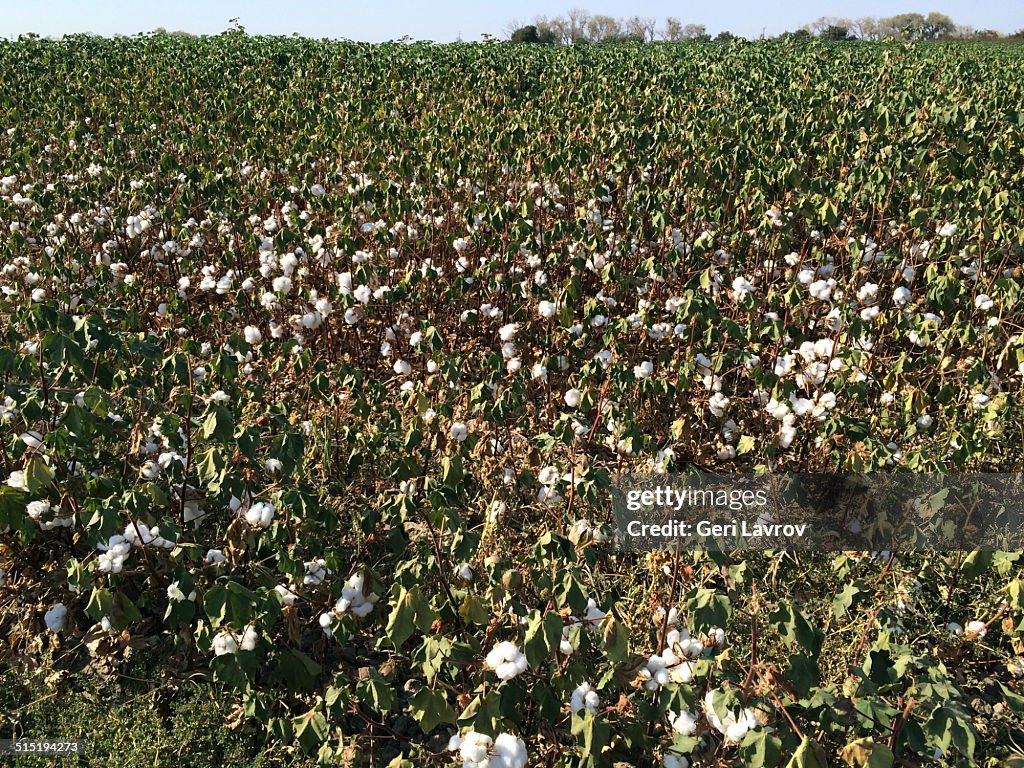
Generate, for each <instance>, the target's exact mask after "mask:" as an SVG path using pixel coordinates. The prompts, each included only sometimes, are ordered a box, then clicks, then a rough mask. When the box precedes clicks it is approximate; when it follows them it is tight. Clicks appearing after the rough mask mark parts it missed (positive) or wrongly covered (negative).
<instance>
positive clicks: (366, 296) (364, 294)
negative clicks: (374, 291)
mask: <svg viewBox="0 0 1024 768" xmlns="http://www.w3.org/2000/svg"><path fill="white" fill-rule="evenodd" d="M352 295H353V296H354V297H355V299H356V301H358V302H360V303H361V304H366V303H368V302H369V301H370V296H371V293H370V288H369V287H368V286H365V285H360V286H359V287H358V288H356V289H355V290H354V291H352Z"/></svg>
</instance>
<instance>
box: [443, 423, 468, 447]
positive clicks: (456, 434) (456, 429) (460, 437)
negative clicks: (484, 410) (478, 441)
mask: <svg viewBox="0 0 1024 768" xmlns="http://www.w3.org/2000/svg"><path fill="white" fill-rule="evenodd" d="M448 434H449V436H450V437H451V439H452V440H456V441H458V442H460V443H461V442H462V441H464V440H465V439H466V438H467V437H469V429H468V428H467V427H466V425H465V424H463V423H462V422H461V421H456V422H455V423H454V424H452V426H451V429H450V430H449V431H448Z"/></svg>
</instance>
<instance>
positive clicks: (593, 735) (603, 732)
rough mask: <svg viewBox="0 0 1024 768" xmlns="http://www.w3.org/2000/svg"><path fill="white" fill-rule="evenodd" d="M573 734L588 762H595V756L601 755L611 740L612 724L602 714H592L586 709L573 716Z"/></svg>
mask: <svg viewBox="0 0 1024 768" xmlns="http://www.w3.org/2000/svg"><path fill="white" fill-rule="evenodd" d="M570 729H571V731H572V735H573V736H575V737H576V746H577V747H578V749H579V751H580V754H581V755H582V756H583V757H585V758H591V759H590V760H588V764H590V765H593V764H594V760H593V759H594V758H598V757H600V756H601V752H602V751H604V748H605V747H607V746H608V744H609V743H610V742H611V736H612V729H611V726H610V725H609V724H608V723H607V722H606V721H605V720H603V719H602V718H601V716H600V715H594V714H591V713H590V712H589V711H588V710H586V709H584V710H582V712H578V713H576V714H574V715H573V716H572V723H571V725H570Z"/></svg>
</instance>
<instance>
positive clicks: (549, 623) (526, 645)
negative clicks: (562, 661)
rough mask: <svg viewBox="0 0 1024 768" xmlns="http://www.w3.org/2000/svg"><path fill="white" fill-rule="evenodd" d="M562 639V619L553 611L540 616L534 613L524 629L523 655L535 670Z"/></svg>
mask: <svg viewBox="0 0 1024 768" xmlns="http://www.w3.org/2000/svg"><path fill="white" fill-rule="evenodd" d="M561 639H562V617H561V616H560V615H559V614H558V613H556V612H555V611H548V612H547V613H546V614H543V615H542V614H541V613H540V611H535V612H534V615H533V617H532V618H531V619H530V623H529V625H528V626H527V629H526V639H525V641H524V642H523V653H525V654H526V660H527V662H529V664H530V666H531V667H534V668H536V667H537V665H539V664H540V663H541V662H542V661H544V660H545V659H548V658H551V657H552V656H553V655H554V653H555V649H556V648H558V645H559V642H560V641H561Z"/></svg>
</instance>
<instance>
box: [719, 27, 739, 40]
mask: <svg viewBox="0 0 1024 768" xmlns="http://www.w3.org/2000/svg"><path fill="white" fill-rule="evenodd" d="M738 39H739V38H738V37H736V35H734V34H733V33H732V32H730V31H729V30H727V29H723V30H722V31H721V32H719V33H718V34H717V35H715V42H716V43H731V42H732V41H733V40H738Z"/></svg>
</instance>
